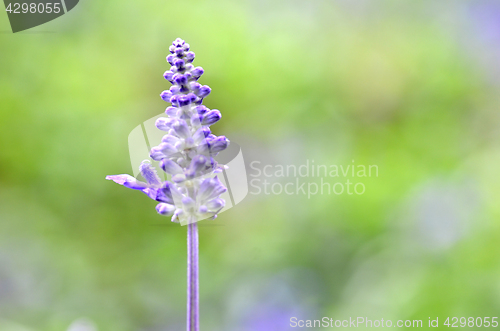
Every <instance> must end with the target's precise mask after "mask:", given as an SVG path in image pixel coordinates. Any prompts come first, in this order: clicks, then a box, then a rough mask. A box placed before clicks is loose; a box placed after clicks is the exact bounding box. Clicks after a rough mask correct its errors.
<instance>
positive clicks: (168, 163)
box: [160, 159, 183, 175]
mask: <svg viewBox="0 0 500 331" xmlns="http://www.w3.org/2000/svg"><path fill="white" fill-rule="evenodd" d="M160 165H161V168H162V169H163V171H165V172H166V173H168V174H171V175H176V174H182V172H183V170H182V168H181V167H180V166H179V165H178V164H177V163H175V162H174V161H172V160H169V159H163V160H162V161H161V164H160Z"/></svg>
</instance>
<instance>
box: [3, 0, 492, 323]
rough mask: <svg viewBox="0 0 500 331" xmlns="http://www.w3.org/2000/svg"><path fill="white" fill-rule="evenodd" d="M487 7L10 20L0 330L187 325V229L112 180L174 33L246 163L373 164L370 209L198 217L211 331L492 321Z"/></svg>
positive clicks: (274, 8) (123, 165) (255, 204)
mask: <svg viewBox="0 0 500 331" xmlns="http://www.w3.org/2000/svg"><path fill="white" fill-rule="evenodd" d="M480 5H482V6H486V5H488V6H493V7H492V8H493V9H495V8H496V9H495V10H497V12H498V13H500V9H499V8H497V7H495V3H494V2H487V1H456V2H453V3H450V2H446V3H445V2H441V1H437V2H435V1H418V2H400V1H390V0H380V1H361V0H356V1H338V2H330V1H296V0H292V1H280V0H276V1H263V0H252V1H250V0H249V1H241V2H235V1H228V0H221V1H201V0H198V1H196V0H195V1H187V2H186V1H184V2H182V1H177V2H162V1H148V2H130V3H127V4H126V5H124V3H123V2H120V1H116V0H110V1H106V2H91V1H81V2H80V4H79V5H78V6H77V7H76V8H75V9H74V10H73V11H71V12H70V13H68V14H67V15H64V16H63V17H61V18H59V19H57V20H54V21H52V22H50V23H47V24H45V25H42V26H39V27H37V28H35V29H32V30H28V31H26V32H21V33H17V34H11V33H8V31H9V30H10V26H9V23H8V21H7V15H0V30H1V31H2V34H0V49H1V53H0V54H1V55H0V59H1V60H0V75H1V76H0V105H1V108H0V143H1V145H0V146H1V149H0V318H2V320H0V330H1V331H7V330H21V329H22V327H21V326H19V327H17V328H16V326H11V325H17V324H19V325H23V326H25V328H27V329H29V330H40V331H41V330H45V331H56V330H65V329H66V328H67V327H68V326H69V325H70V324H71V323H72V321H74V320H76V319H77V318H80V317H81V316H85V317H87V318H89V319H90V320H92V321H93V322H94V323H95V324H96V325H97V326H98V328H99V330H111V331H114V330H116V331H128V330H134V331H135V330H148V331H154V330H181V329H183V328H184V324H183V323H184V314H185V297H184V296H185V281H186V279H185V265H186V261H185V255H186V249H185V231H186V229H185V228H184V227H180V226H178V225H176V224H169V222H168V221H166V220H165V219H163V218H161V217H160V216H158V215H157V214H156V212H155V209H154V202H152V201H151V200H149V199H147V197H146V196H144V195H141V194H140V193H137V192H133V191H129V190H125V189H122V188H121V187H118V186H117V185H114V184H113V183H111V182H107V181H105V180H104V177H105V176H106V175H108V174H117V173H130V172H131V169H130V161H129V155H128V147H127V136H128V134H129V132H130V131H131V130H132V129H133V128H134V127H135V126H137V125H138V124H139V123H141V122H143V121H145V120H146V119H149V118H151V117H153V116H155V115H157V114H159V113H161V112H162V111H163V109H164V108H165V103H164V102H163V101H162V100H161V99H160V98H159V97H158V95H159V93H160V92H161V91H162V90H163V89H166V88H168V86H169V84H168V82H166V81H165V80H164V79H163V77H162V73H163V71H165V70H167V69H168V65H167V63H166V62H165V58H164V57H165V56H166V55H167V54H168V46H169V45H170V42H171V41H172V40H173V39H175V38H176V37H182V38H184V39H185V40H187V42H189V43H190V44H191V47H192V49H193V51H195V52H196V56H197V57H196V60H195V63H196V64H197V65H201V66H203V67H204V69H205V72H206V73H205V75H204V76H203V77H202V82H203V83H204V84H208V85H210V86H211V87H212V91H213V92H212V94H211V96H210V97H209V98H207V100H206V104H207V106H208V107H210V108H217V109H220V110H221V111H222V114H223V120H222V121H221V122H220V123H219V124H217V125H216V126H214V131H215V132H216V133H217V134H226V135H227V136H228V137H229V138H230V139H232V140H233V141H235V142H238V143H239V144H240V145H241V146H242V150H243V153H244V156H245V158H246V161H247V163H249V162H251V161H253V160H259V161H261V162H262V163H263V164H264V163H269V164H286V163H287V162H288V163H292V164H303V163H305V160H313V159H314V160H315V162H316V164H346V165H348V164H351V160H355V162H356V164H365V165H368V164H375V165H378V167H379V176H378V177H371V178H365V179H363V183H365V186H366V192H365V194H363V195H346V194H344V195H338V196H336V195H316V196H313V197H311V199H308V198H307V197H305V196H303V195H292V196H288V195H262V194H261V195H258V196H256V195H252V194H249V196H248V197H247V198H246V200H244V201H243V202H242V203H241V204H239V205H238V206H236V207H235V208H233V209H231V210H228V211H227V212H225V213H223V214H221V215H220V216H219V218H218V219H217V220H216V221H214V222H212V223H207V224H201V225H200V227H201V228H200V240H201V243H200V245H201V253H200V259H201V261H200V262H201V281H200V283H201V300H202V301H201V311H202V321H201V323H202V326H203V329H204V330H231V331H234V330H264V326H267V327H268V328H269V330H273V331H279V330H288V329H289V328H288V320H289V318H290V317H291V316H297V317H299V318H303V319H314V318H321V317H323V316H330V317H333V318H345V317H349V316H351V317H356V316H366V317H371V318H373V319H376V318H384V319H403V320H404V319H422V320H423V321H424V324H425V323H426V321H427V319H428V317H432V318H435V317H438V316H439V318H440V319H442V320H444V319H445V318H446V317H447V316H458V317H461V316H465V317H469V316H474V317H477V316H495V314H497V313H498V311H500V283H499V281H498V279H500V277H499V276H500V264H499V262H500V257H499V256H500V255H499V253H500V248H499V247H500V246H499V245H498V242H499V241H500V229H499V221H498V217H499V215H500V205H499V204H498V201H499V199H500V189H499V187H500V185H499V184H500V176H498V171H497V168H498V167H497V165H498V163H499V161H500V149H499V145H498V132H499V131H498V124H499V121H500V117H499V116H498V105H499V96H500V93H499V87H500V84H499V77H500V75H498V72H496V71H495V70H494V69H495V68H494V66H495V63H494V62H495V60H494V59H497V58H498V57H496V58H495V57H493V56H492V57H490V58H492V61H493V62H488V61H487V60H485V58H484V57H482V56H481V55H483V54H499V55H500V51H499V49H500V41H495V40H491V39H488V38H486V39H485V38H482V36H483V35H484V34H485V33H490V32H491V31H489V30H488V31H486V30H485V29H491V25H490V26H487V27H485V26H482V25H481V23H482V22H483V21H484V20H481V10H483V9H481V8H483V7H480ZM485 8H486V9H484V10H485V11H486V12H488V13H491V12H492V11H491V8H490V7H485ZM469 13H475V14H474V15H475V16H474V15H472V14H470V15H469ZM477 13H479V14H477ZM477 15H479V19H477V17H478V16H477ZM488 17H490V16H488ZM490 19H493V20H497V21H495V22H497V23H498V22H500V14H499V15H498V17H496V18H495V17H493V18H491V17H490ZM497 26H499V27H500V24H499V25H497ZM494 27H495V25H493V28H494ZM499 29H500V28H499ZM495 31H496V30H495ZM496 32H497V33H500V30H498V31H496ZM495 42H497V44H495ZM495 52H496V53H495ZM264 308H265V309H264ZM3 319H5V321H6V322H5V326H4V325H3V324H2V323H3V322H2V321H3ZM7 321H12V322H7ZM259 323H260V324H259ZM22 330H24V329H22Z"/></svg>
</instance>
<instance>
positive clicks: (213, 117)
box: [201, 109, 221, 125]
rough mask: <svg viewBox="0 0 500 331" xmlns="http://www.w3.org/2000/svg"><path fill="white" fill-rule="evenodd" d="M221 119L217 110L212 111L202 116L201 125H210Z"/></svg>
mask: <svg viewBox="0 0 500 331" xmlns="http://www.w3.org/2000/svg"><path fill="white" fill-rule="evenodd" d="M220 119H221V113H220V111H218V110H217V109H213V110H211V111H209V112H208V113H206V114H204V115H203V119H202V121H201V125H212V124H215V123H217V122H218V121H219V120H220Z"/></svg>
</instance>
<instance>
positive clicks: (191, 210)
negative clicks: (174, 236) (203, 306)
mask: <svg viewBox="0 0 500 331" xmlns="http://www.w3.org/2000/svg"><path fill="white" fill-rule="evenodd" d="M169 51H170V53H171V54H169V55H168V56H167V57H166V60H167V62H168V63H169V64H170V65H171V67H170V69H169V70H167V71H165V73H164V74H163V77H164V78H165V79H166V80H167V81H169V82H170V83H171V84H172V86H171V87H170V89H169V90H165V91H163V92H161V94H160V96H161V98H162V99H163V100H164V101H167V102H170V103H171V104H172V106H171V107H167V108H166V110H165V114H166V117H161V118H159V119H158V120H157V121H156V123H155V125H156V127H157V128H158V129H160V130H162V131H165V132H166V133H167V134H165V135H164V136H163V138H162V140H161V143H159V145H157V146H154V147H152V148H151V151H150V157H151V158H152V159H153V160H155V161H159V162H160V167H161V168H162V170H163V171H165V172H166V173H167V174H169V175H171V176H172V179H171V181H163V180H161V179H160V177H159V176H158V175H157V173H156V170H155V168H154V167H153V166H152V165H151V163H150V161H148V160H145V161H143V162H142V163H141V166H140V171H141V174H142V177H144V179H145V181H146V182H142V181H138V180H137V179H135V178H134V177H132V176H130V175H126V174H122V175H113V176H107V177H106V179H108V180H112V181H114V182H115V183H118V184H120V185H123V186H125V187H128V188H131V189H133V190H139V191H142V192H143V193H145V194H146V195H147V196H148V197H149V198H151V199H153V200H155V201H157V205H156V211H157V212H158V214H160V215H162V216H171V220H172V222H175V223H181V224H182V225H187V226H188V230H187V232H188V300H187V304H188V306H187V308H188V309H187V311H188V314H187V330H188V331H199V304H198V303H199V294H198V292H199V291H198V287H199V286H198V229H197V224H196V222H197V221H200V220H203V219H214V218H216V217H217V214H218V213H219V212H220V211H221V210H222V209H223V208H224V206H225V201H224V199H222V198H221V195H222V194H224V192H226V191H227V189H226V188H225V187H224V185H223V184H222V183H221V182H220V181H219V179H218V178H217V174H218V173H220V172H221V171H222V170H223V169H224V166H221V165H219V164H218V163H217V162H216V161H215V160H214V158H213V156H215V155H216V154H217V153H219V152H220V151H222V150H224V149H226V148H227V146H228V145H229V140H228V139H227V138H226V137H224V136H220V137H217V136H215V135H213V134H212V133H211V131H210V128H209V126H210V125H213V124H215V123H217V122H218V121H219V120H220V119H221V113H220V111H218V110H217V109H214V110H210V109H208V108H207V107H205V106H204V105H202V103H203V100H204V98H206V97H207V96H208V95H209V94H210V92H211V89H210V87H208V86H207V85H201V84H200V83H198V79H199V78H200V77H201V76H202V75H203V72H204V71H203V68H201V67H195V66H194V65H193V64H192V62H193V61H194V59H195V54H194V53H193V52H192V51H190V46H189V44H187V43H186V42H185V41H184V40H182V39H180V38H177V39H176V40H175V41H174V42H173V43H172V45H171V46H170V47H169Z"/></svg>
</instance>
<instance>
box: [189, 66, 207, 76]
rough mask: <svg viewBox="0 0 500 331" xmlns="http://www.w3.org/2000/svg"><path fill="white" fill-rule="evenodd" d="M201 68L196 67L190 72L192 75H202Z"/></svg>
mask: <svg viewBox="0 0 500 331" xmlns="http://www.w3.org/2000/svg"><path fill="white" fill-rule="evenodd" d="M203 72H204V70H203V68H202V67H196V68H194V69H193V70H192V71H191V74H193V77H195V78H199V77H200V76H201V75H203Z"/></svg>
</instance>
